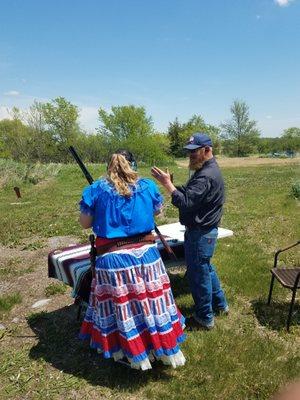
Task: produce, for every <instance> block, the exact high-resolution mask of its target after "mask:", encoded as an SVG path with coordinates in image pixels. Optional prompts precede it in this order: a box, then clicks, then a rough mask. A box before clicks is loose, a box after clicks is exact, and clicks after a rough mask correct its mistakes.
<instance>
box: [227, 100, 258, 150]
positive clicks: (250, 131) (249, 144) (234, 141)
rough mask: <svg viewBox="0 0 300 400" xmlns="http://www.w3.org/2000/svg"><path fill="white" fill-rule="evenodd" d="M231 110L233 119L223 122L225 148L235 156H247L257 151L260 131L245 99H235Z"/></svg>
mask: <svg viewBox="0 0 300 400" xmlns="http://www.w3.org/2000/svg"><path fill="white" fill-rule="evenodd" d="M230 111H231V113H232V119H231V121H228V122H225V123H223V124H221V129H223V131H224V133H223V138H224V139H225V142H224V143H223V146H224V150H225V151H226V152H228V153H229V154H230V155H233V156H238V157H242V156H247V155H249V154H250V153H251V152H253V151H255V149H256V146H257V144H258V139H259V136H260V133H259V130H258V129H257V127H256V121H253V120H250V118H249V107H248V105H247V104H246V103H245V102H244V101H239V100H235V101H234V102H233V104H232V106H231V108H230ZM226 141H227V143H226Z"/></svg>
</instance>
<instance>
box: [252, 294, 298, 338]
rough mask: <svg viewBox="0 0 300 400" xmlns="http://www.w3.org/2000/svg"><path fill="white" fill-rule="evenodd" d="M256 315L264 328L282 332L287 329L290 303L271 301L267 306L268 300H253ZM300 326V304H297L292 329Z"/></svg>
mask: <svg viewBox="0 0 300 400" xmlns="http://www.w3.org/2000/svg"><path fill="white" fill-rule="evenodd" d="M251 305H252V309H253V311H254V314H255V316H256V318H257V320H258V322H259V323H260V325H262V326H266V327H268V328H270V329H272V330H276V331H281V330H282V329H285V327H286V321H287V317H288V313H289V307H290V302H288V301H282V302H279V301H271V304H270V305H268V304H267V300H266V299H258V300H253V301H252V302H251ZM299 324H300V304H299V302H296V303H295V306H294V310H293V315H292V320H291V329H292V328H293V327H294V326H297V325H299Z"/></svg>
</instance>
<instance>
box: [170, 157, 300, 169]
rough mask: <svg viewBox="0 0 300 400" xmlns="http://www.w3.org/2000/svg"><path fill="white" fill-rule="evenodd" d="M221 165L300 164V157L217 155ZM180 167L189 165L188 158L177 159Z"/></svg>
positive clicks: (228, 166) (237, 166) (225, 166)
mask: <svg viewBox="0 0 300 400" xmlns="http://www.w3.org/2000/svg"><path fill="white" fill-rule="evenodd" d="M216 159H217V161H218V164H219V165H220V167H224V168H230V167H233V168H234V167H236V168H239V167H250V166H251V167H253V166H259V165H293V164H295V165H298V166H300V157H295V158H260V157H254V156H252V157H232V158H231V157H218V156H217V157H216ZM177 165H179V166H180V167H187V166H188V159H186V160H179V161H177Z"/></svg>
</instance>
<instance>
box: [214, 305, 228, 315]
mask: <svg viewBox="0 0 300 400" xmlns="http://www.w3.org/2000/svg"><path fill="white" fill-rule="evenodd" d="M214 314H215V315H228V314H229V306H226V307H225V308H217V309H216V310H215V311H214Z"/></svg>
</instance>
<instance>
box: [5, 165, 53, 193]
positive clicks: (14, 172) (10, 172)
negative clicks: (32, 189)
mask: <svg viewBox="0 0 300 400" xmlns="http://www.w3.org/2000/svg"><path fill="white" fill-rule="evenodd" d="M60 169H61V165H60V164H54V163H50V164H41V163H39V162H38V163H35V164H25V163H21V162H17V161H13V160H5V159H1V158H0V187H6V186H18V185H20V184H24V183H31V184H33V185H36V184H37V183H39V182H41V181H43V180H45V179H47V178H51V177H53V176H56V175H57V174H58V172H59V171H60Z"/></svg>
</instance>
